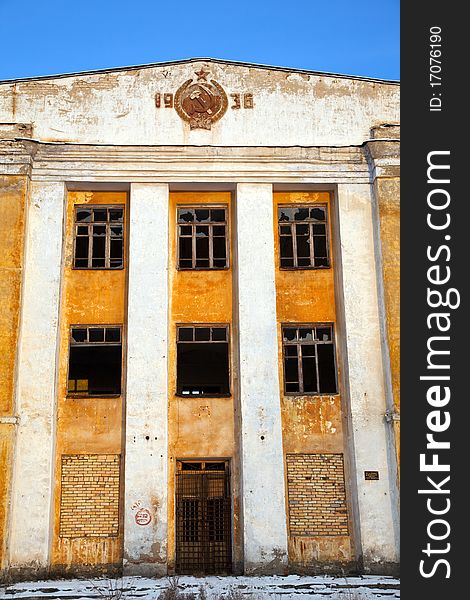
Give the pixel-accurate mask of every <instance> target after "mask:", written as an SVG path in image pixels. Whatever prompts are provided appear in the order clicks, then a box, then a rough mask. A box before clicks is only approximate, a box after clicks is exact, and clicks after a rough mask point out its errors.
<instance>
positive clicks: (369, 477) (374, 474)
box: [364, 471, 379, 481]
mask: <svg viewBox="0 0 470 600" xmlns="http://www.w3.org/2000/svg"><path fill="white" fill-rule="evenodd" d="M364 479H365V480H366V481H378V480H379V472H378V471H364Z"/></svg>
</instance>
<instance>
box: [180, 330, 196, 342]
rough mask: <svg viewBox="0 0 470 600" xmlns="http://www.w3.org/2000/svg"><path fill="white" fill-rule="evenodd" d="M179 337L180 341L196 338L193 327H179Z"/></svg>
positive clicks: (190, 340) (189, 340)
mask: <svg viewBox="0 0 470 600" xmlns="http://www.w3.org/2000/svg"><path fill="white" fill-rule="evenodd" d="M178 339H179V341H180V342H192V341H193V339H194V329H193V327H179V328H178Z"/></svg>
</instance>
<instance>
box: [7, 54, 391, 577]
mask: <svg viewBox="0 0 470 600" xmlns="http://www.w3.org/2000/svg"><path fill="white" fill-rule="evenodd" d="M200 69H205V70H206V71H208V72H209V77H208V80H209V81H210V80H211V79H215V80H217V82H218V83H219V84H220V85H221V86H222V87H223V88H224V90H225V92H226V94H227V96H228V108H227V112H226V113H225V115H224V116H223V117H222V118H221V119H220V120H219V121H217V122H216V123H213V124H212V126H211V129H210V130H204V129H191V128H190V125H189V123H187V122H185V121H183V120H182V119H181V118H180V117H179V116H178V114H177V112H176V110H175V108H174V107H171V108H166V107H165V105H164V101H163V94H166V93H171V94H174V93H175V92H176V90H177V89H178V88H179V87H180V86H181V84H182V83H184V82H185V81H187V80H188V79H190V78H194V80H196V76H195V72H196V71H199V70H200ZM157 93H160V94H161V95H162V96H161V106H160V108H157V107H156V104H155V95H156V94H157ZM247 93H249V94H252V95H253V108H250V107H249V105H248V106H247V105H246V104H245V103H244V94H247ZM233 94H238V95H239V99H240V103H241V104H240V106H239V107H238V106H237V102H238V100H237V97H235V96H233ZM398 94H399V88H398V85H397V84H394V83H390V82H378V81H366V80H361V79H355V78H348V77H342V76H333V75H320V74H314V73H310V74H309V73H300V72H289V71H288V70H281V69H279V70H276V69H268V68H261V67H256V66H249V65H237V64H225V63H223V62H220V61H219V62H217V61H203V60H200V61H199V60H198V61H191V62H186V63H181V64H173V65H162V66H151V67H139V68H129V69H121V70H116V71H113V72H103V73H95V74H88V75H86V74H82V75H66V76H61V77H48V78H43V79H37V80H29V81H16V82H10V83H1V82H0V129H1V131H0V138H2V140H4V141H2V142H1V147H0V150H1V151H2V157H4V158H2V160H0V169H1V172H2V173H5V174H8V176H2V178H1V179H0V193H1V194H2V204H1V207H0V210H2V211H3V210H4V207H6V210H7V212H6V213H5V216H4V213H3V212H2V213H1V214H0V216H1V219H0V233H1V234H2V235H1V236H0V237H1V239H0V246H2V248H4V249H5V251H4V252H3V256H2V258H0V260H3V258H4V259H5V260H4V262H0V277H1V279H0V282H1V287H0V295H1V298H2V300H3V306H4V307H5V306H6V307H7V310H4V311H3V313H2V315H1V317H0V343H1V345H2V352H3V356H4V357H5V359H6V361H5V362H4V365H5V368H4V369H3V371H1V373H0V374H1V377H2V386H1V389H0V419H3V420H0V465H2V466H1V467H0V481H1V484H0V559H1V552H2V548H4V547H5V539H3V541H2V532H3V531H4V530H5V527H4V524H5V523H6V522H7V521H9V523H10V530H9V531H8V532H7V535H8V538H9V543H10V544H9V546H10V547H9V552H8V557H7V559H8V560H4V561H3V563H2V565H4V564H6V563H7V562H8V563H9V565H11V567H12V572H13V573H15V572H17V573H19V576H21V577H25V576H30V575H31V574H32V573H34V571H35V569H37V573H41V572H44V570H45V569H47V568H49V567H50V566H52V567H53V570H54V571H55V572H57V573H61V572H72V571H76V572H80V573H82V574H83V573H86V572H88V570H90V571H93V570H95V571H98V572H104V571H106V570H113V569H114V570H116V569H119V568H120V567H121V566H122V564H124V568H125V569H127V571H128V572H129V573H142V574H151V575H154V574H158V575H163V574H165V573H166V572H167V570H168V572H170V573H172V572H174V569H175V467H176V461H177V460H178V459H191V458H224V459H229V460H230V474H231V488H232V489H231V492H232V502H233V505H232V522H233V540H232V542H233V543H232V549H233V566H234V571H235V573H238V572H242V571H243V570H245V572H247V573H258V572H264V573H268V572H273V573H284V572H285V571H286V569H287V565H288V563H289V568H290V569H291V570H293V571H310V572H311V571H312V570H318V571H322V570H323V571H324V570H326V569H330V568H333V569H334V568H345V569H348V568H349V567H351V566H354V564H355V563H356V561H358V564H359V565H360V564H361V560H363V563H364V568H365V570H366V571H370V572H371V571H378V572H384V571H386V570H387V569H389V568H390V569H392V568H394V565H396V563H397V561H398V546H397V535H398V533H397V530H398V525H397V506H398V500H397V490H396V464H395V462H394V460H392V459H391V458H390V457H391V455H392V454H393V453H394V452H395V450H397V452H399V439H398V434H399V421H394V423H393V427H394V428H395V436H393V435H392V434H391V431H393V430H392V426H390V424H388V423H386V422H385V419H384V413H385V411H386V409H387V408H388V409H390V405H389V404H387V402H389V399H390V398H391V399H392V404H393V408H394V410H395V411H398V410H399V380H398V372H399V346H398V333H399V320H398V312H397V311H398V293H397V290H398V275H399V260H398V242H399V240H398V237H399V229H398V215H399V206H398V173H397V172H396V171H394V170H393V169H394V168H395V167H394V166H393V165H394V164H395V163H394V161H397V156H395V154H396V150H395V145H394V143H392V142H390V140H389V138H395V137H397V136H398V129H397V127H391V126H389V125H384V126H383V127H380V126H381V125H383V124H390V123H392V124H393V123H397V122H398V121H399V110H398ZM371 128H372V129H373V132H372V134H371V133H370V130H371ZM374 131H375V133H374ZM371 135H372V137H373V138H374V137H375V138H380V141H379V139H374V140H373V141H372V142H368V143H367V144H364V142H365V141H366V140H369V138H370V137H371ZM26 137H32V138H35V139H38V140H41V141H43V142H53V143H49V144H47V143H37V142H35V141H34V140H31V141H27V140H24V139H23V138H26ZM18 138H21V140H19V139H18ZM13 140H16V141H13ZM55 142H72V144H67V143H64V144H63V145H60V144H56V143H55ZM76 143H79V144H81V145H80V146H79V145H74V144H76ZM100 144H102V145H105V146H99V145H100ZM106 144H109V145H113V147H109V146H106ZM363 144H364V146H363V147H360V146H361V145H363ZM379 144H380V146H379ZM126 145H127V146H126ZM149 145H155V146H163V147H161V148H160V147H154V148H148V147H147V146H149ZM208 145H209V146H213V147H211V148H208V147H205V146H208ZM315 145H318V146H320V147H319V148H302V146H315ZM175 146H178V147H175ZM197 146H201V147H197ZM255 146H264V147H262V148H261V147H255ZM299 146H300V148H299ZM335 146H345V147H344V148H335ZM367 152H370V154H371V155H372V159H371V158H370V156H369V155H368V154H367ZM394 153H395V154H394ZM390 165H392V166H393V169H392V170H391V171H390V169H391V168H392V167H391V166H390ZM29 171H31V179H32V184H31V191H32V195H31V199H30V201H27V184H26V176H25V174H26V173H29ZM20 173H21V176H20V175H19V174H20ZM64 182H66V183H67V185H70V187H71V188H73V186H74V185H76V186H78V185H80V186H83V187H75V188H73V189H90V190H92V189H94V190H95V191H87V192H83V191H80V192H79V191H72V192H70V193H69V194H68V196H67V199H66V194H65V185H64ZM79 182H81V183H79ZM90 182H95V183H90ZM97 182H99V183H97ZM144 182H145V183H144ZM208 182H212V183H216V184H218V185H220V186H221V189H225V190H227V189H234V188H236V190H237V192H236V195H233V197H232V194H231V193H230V192H228V191H225V192H215V191H212V192H200V191H194V190H195V189H207V188H208V187H210V185H209V184H208ZM371 182H372V183H371ZM273 183H278V184H283V186H284V187H283V188H281V189H289V186H290V185H291V184H297V183H302V184H306V185H307V186H310V187H309V189H317V190H318V189H328V190H330V191H329V192H324V191H317V192H293V191H290V192H276V193H275V194H274V198H273V196H272V184H273ZM173 184H175V185H181V184H183V185H184V186H185V188H184V189H191V188H192V189H193V191H187V192H182V191H172V192H171V193H169V189H171V186H172V185H173ZM129 185H130V189H131V197H130V211H131V215H130V229H129V228H127V229H126V239H127V238H128V237H129V236H130V242H129V243H130V246H129V248H130V252H129V255H128V256H127V257H126V258H129V259H130V261H131V262H130V273H129V281H127V277H128V275H127V269H124V270H123V271H114V272H109V271H74V270H73V269H72V268H71V264H72V253H73V238H72V230H73V205H74V203H82V204H86V203H126V204H127V206H128V208H129V203H128V202H127V194H126V193H125V192H122V191H121V192H111V191H97V190H110V189H121V190H122V189H128V187H129ZM322 185H323V186H324V187H323V188H322V187H321V186H322ZM113 186H116V187H113ZM177 189H181V188H177ZM211 189H219V188H211ZM291 189H295V188H294V187H292V188H291ZM334 189H337V192H338V193H337V195H335V192H333V191H332V190H334ZM374 194H375V196H374ZM333 197H334V201H333ZM374 198H375V202H376V207H375V208H376V209H377V212H376V213H375V214H374V212H373V207H372V203H373V201H374ZM293 202H296V203H297V202H299V203H300V202H322V203H325V202H328V203H330V207H332V206H333V205H334V206H335V210H336V211H337V216H338V219H337V222H336V221H335V219H334V217H333V212H334V211H331V210H330V227H331V228H332V233H333V235H332V237H331V238H330V245H332V244H333V238H335V239H336V242H337V243H336V242H335V243H336V246H337V248H336V250H335V252H333V248H332V252H331V257H332V268H331V269H325V270H320V271H302V272H290V271H280V270H279V268H278V264H279V248H278V235H277V218H276V216H277V205H278V204H279V203H283V204H287V203H293ZM25 203H27V207H28V208H27V211H24V206H25V205H26V204H25ZM199 203H200V204H206V203H216V204H226V205H227V207H228V213H229V216H230V220H231V222H230V223H229V228H228V230H229V231H230V236H231V238H230V268H229V269H227V270H224V271H212V272H210V271H201V272H197V273H191V272H185V271H178V270H177V269H176V254H177V253H176V231H177V226H176V220H175V219H176V207H177V205H178V204H199ZM64 210H65V213H64ZM26 212H27V213H28V214H27V215H26V214H25V213H26ZM25 223H26V229H24V228H25ZM23 230H25V231H26V233H25V237H24V240H23ZM374 235H375V248H374ZM64 236H65V237H64ZM64 239H65V242H64V241H63V240H64ZM374 251H375V255H374ZM62 254H63V256H62ZM127 262H128V261H127V260H126V264H127ZM22 279H24V283H23V292H22V293H23V297H22V299H21V313H20V310H19V307H20V291H21V286H22ZM127 296H128V297H127ZM126 320H128V325H129V328H130V330H129V337H128V339H127V340H126V342H127V344H128V346H127V348H126V344H124V346H123V354H124V358H123V364H124V365H125V366H127V374H126V369H125V368H124V379H123V381H124V384H123V393H122V395H121V396H120V397H116V398H106V399H103V398H100V399H96V398H69V397H67V394H66V385H67V367H68V351H69V346H68V344H69V328H70V325H71V324H122V325H123V326H125V325H126ZM320 321H323V322H333V323H335V324H338V327H337V328H336V335H337V336H338V338H340V339H337V342H338V343H337V347H336V350H337V356H338V358H339V359H340V360H339V361H338V365H339V369H340V372H339V375H338V379H339V381H341V382H342V386H341V387H340V389H339V393H338V394H334V395H331V396H323V397H310V396H304V397H297V398H295V400H293V399H292V397H287V396H285V395H284V394H283V392H282V390H283V368H282V340H281V324H282V323H285V322H298V323H301V322H320ZM184 323H227V324H229V325H230V329H231V351H230V356H231V365H230V366H231V391H232V394H231V396H230V397H228V398H204V399H202V398H200V399H198V398H181V397H178V396H176V393H175V392H176V325H177V324H184ZM124 331H125V327H124ZM381 337H382V339H381ZM124 339H126V336H124ZM254 340H255V341H254ZM276 344H277V345H276ZM17 346H18V353H17V358H16V363H15V352H16V347H17ZM126 353H127V354H126ZM15 369H16V378H17V381H15ZM126 376H127V399H126V393H124V391H125V390H126V385H125V383H126ZM15 390H16V395H17V401H16V411H15V403H14V396H15ZM126 404H127V406H126ZM17 413H18V415H19V425H18V435H17V436H16V437H17V439H16V441H15V440H14V438H15V435H14V428H15V427H16V425H15V415H16V414H17ZM261 436H263V437H264V439H261ZM147 438H148V439H147ZM124 440H125V443H124ZM64 453H71V454H81V453H90V454H93V453H103V454H120V455H121V458H122V465H123V466H122V474H121V492H120V493H121V500H120V502H121V505H120V526H119V535H118V536H117V537H114V538H111V537H110V538H95V539H84V538H70V539H69V538H60V537H59V514H60V494H61V489H60V486H61V473H60V471H61V456H62V454H64ZM286 453H292V454H295V453H326V454H328V453H336V454H343V455H344V460H345V468H346V480H347V486H346V489H347V501H348V509H349V524H350V531H349V535H341V536H335V537H334V538H333V536H317V537H315V538H314V537H312V538H306V537H304V536H290V537H289V536H288V525H289V521H288V510H287V507H288V505H287V495H286V489H287V488H286V471H285V455H286ZM144 457H145V458H146V460H143V458H144ZM11 463H14V470H13V471H9V470H8V469H9V467H8V466H4V465H8V464H11ZM392 463H393V464H392ZM394 468H395V471H394V470H393V469H394ZM366 469H367V470H378V471H379V474H380V479H379V481H365V480H364V470H366ZM10 473H12V475H11V481H10ZM33 480H34V485H31V481H33ZM2 486H3V487H2ZM9 489H11V504H12V509H11V514H10V515H7V510H6V508H7V505H8V502H9V494H10V492H9ZM140 508H145V509H148V510H149V511H150V514H151V517H152V520H151V522H150V524H148V525H147V526H142V525H138V524H137V523H136V520H135V513H136V511H137V510H139V509H140ZM7 566H8V565H7ZM37 573H36V574H37Z"/></svg>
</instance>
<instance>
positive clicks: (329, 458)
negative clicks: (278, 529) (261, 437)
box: [286, 454, 348, 536]
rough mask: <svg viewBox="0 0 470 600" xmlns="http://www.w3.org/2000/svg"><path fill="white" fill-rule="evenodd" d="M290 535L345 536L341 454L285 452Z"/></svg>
mask: <svg viewBox="0 0 470 600" xmlns="http://www.w3.org/2000/svg"><path fill="white" fill-rule="evenodd" d="M286 459H287V484H288V493H289V532H290V535H300V536H318V535H348V514H347V508H346V492H345V484H344V465H343V455H342V454H288V455H287V457H286Z"/></svg>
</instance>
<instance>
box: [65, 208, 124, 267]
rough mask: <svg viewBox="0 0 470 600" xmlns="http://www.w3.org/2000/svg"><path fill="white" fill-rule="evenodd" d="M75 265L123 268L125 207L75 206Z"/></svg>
mask: <svg viewBox="0 0 470 600" xmlns="http://www.w3.org/2000/svg"><path fill="white" fill-rule="evenodd" d="M73 266H74V268H75V269H122V268H123V266H124V207H123V206H102V205H100V206H90V205H88V204H87V205H86V206H77V207H75V247H74V265H73Z"/></svg>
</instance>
